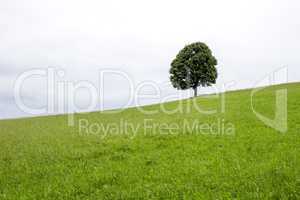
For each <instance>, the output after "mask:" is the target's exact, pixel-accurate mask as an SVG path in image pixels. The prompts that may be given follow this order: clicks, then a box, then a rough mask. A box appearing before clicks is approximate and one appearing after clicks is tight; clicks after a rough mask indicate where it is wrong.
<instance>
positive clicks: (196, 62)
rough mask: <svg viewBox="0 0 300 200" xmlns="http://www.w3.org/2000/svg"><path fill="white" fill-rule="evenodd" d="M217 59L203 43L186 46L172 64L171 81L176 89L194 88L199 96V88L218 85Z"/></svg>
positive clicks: (195, 93) (195, 94)
mask: <svg viewBox="0 0 300 200" xmlns="http://www.w3.org/2000/svg"><path fill="white" fill-rule="evenodd" d="M216 65H217V59H216V58H215V57H214V56H213V55H212V52H211V50H210V49H209V47H208V46H207V45H206V44H204V43H202V42H195V43H192V44H189V45H186V46H185V47H184V48H183V49H182V50H180V51H179V53H178V54H177V56H176V58H175V59H174V60H173V61H172V63H171V69H170V80H171V83H172V85H173V87H174V88H177V89H181V90H185V89H190V88H192V89H193V90H194V96H197V87H198V86H203V87H206V86H210V85H212V84H214V83H216V79H217V76H218V73H217V69H216V67H215V66H216Z"/></svg>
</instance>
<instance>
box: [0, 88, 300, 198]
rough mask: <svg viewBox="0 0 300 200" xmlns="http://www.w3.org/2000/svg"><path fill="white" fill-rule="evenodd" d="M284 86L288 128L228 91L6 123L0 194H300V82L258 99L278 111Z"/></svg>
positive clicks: (246, 94)
mask: <svg viewBox="0 0 300 200" xmlns="http://www.w3.org/2000/svg"><path fill="white" fill-rule="evenodd" d="M278 89H287V91H288V101H287V108H288V111H287V114H288V121H287V127H288V130H287V132H285V133H280V132H278V131H276V130H275V129H274V128H271V127H269V126H267V125H265V124H264V123H263V122H262V121H260V120H259V119H258V118H257V116H256V115H255V114H254V113H253V110H252V109H251V102H250V101H251V99H250V92H251V90H242V91H235V92H228V93H226V95H225V104H224V105H225V110H222V107H221V106H222V104H221V101H220V98H207V97H199V98H197V99H196V103H197V105H198V106H200V107H201V109H202V112H199V111H198V110H197V109H196V107H195V106H194V105H193V104H192V101H193V100H192V99H189V100H183V101H177V102H171V103H166V104H163V105H162V106H163V108H165V109H168V110H169V111H174V112H173V113H165V112H164V110H163V109H162V107H161V106H160V105H152V106H147V107H143V109H144V110H147V111H153V112H154V111H155V112H154V113H153V114H145V113H143V112H141V111H139V110H138V108H131V109H126V110H124V111H123V112H120V113H115V114H109V113H87V114H76V115H75V126H74V127H68V126H67V117H66V116H50V117H36V118H28V119H18V120H2V121H0V199H116V198H118V199H129V198H145V199H157V198H161V199H166V198H172V199H174V198H175V199H191V198H197V199H234V198H237V199H263V198H272V199H282V198H283V199H284V198H290V199H299V198H300V162H299V157H300V136H299V134H300V133H299V132H300V131H299V130H300V112H299V111H300V84H299V83H293V84H284V85H277V86H272V87H268V88H267V89H264V90H262V91H260V92H258V93H257V94H256V95H255V96H254V102H253V103H254V108H255V110H256V111H258V112H259V113H262V114H264V115H265V116H268V117H270V118H272V116H274V113H275V111H274V108H275V98H274V97H275V95H274V94H275V91H276V90H278ZM179 105H182V109H181V110H176V108H178V106H179ZM223 108H224V107H223ZM203 110H205V111H208V110H210V111H211V110H216V113H214V114H205V113H203V112H204V111H203ZM222 111H223V112H222ZM202 125H203V126H202ZM126 127H127V128H126ZM130 127H131V128H130ZM222 127H224V128H222ZM106 131H108V132H109V133H108V132H107V133H106Z"/></svg>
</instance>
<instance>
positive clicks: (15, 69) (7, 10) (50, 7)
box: [0, 0, 300, 119]
mask: <svg viewBox="0 0 300 200" xmlns="http://www.w3.org/2000/svg"><path fill="white" fill-rule="evenodd" d="M299 10H300V2H299V1H297V0H285V1H283V0H281V1H279V0H272V1H271V0H263V1H262V0H251V1H250V0H249V1H243V0H227V1H220V0H195V1H192V0H184V1H183V0H182V1H176V0H164V1H162V0H151V1H144V0H126V1H121V0H118V1H117V0H109V1H108V0H107V1H102V0H86V1H74V0H72V1H71V0H51V1H44V0H26V1H21V0H0V119H1V118H2V119H4V118H16V117H24V116H33V115H45V114H56V113H65V112H80V111H87V110H106V109H113V108H124V107H130V106H137V105H144V104H151V103H158V102H165V101H169V100H171V99H180V98H186V97H188V96H190V95H191V93H190V92H191V91H177V90H176V89H174V88H172V86H171V85H170V82H169V69H170V63H171V61H172V59H174V58H175V56H176V54H177V53H178V52H179V50H180V49H181V48H183V47H184V46H185V45H187V44H190V43H192V42H197V41H200V42H205V43H206V44H207V45H208V46H209V47H210V48H211V50H212V52H213V55H214V56H215V57H216V58H217V60H218V65H217V70H218V74H219V76H218V80H217V84H216V86H215V87H212V88H199V93H200V94H204V93H210V92H213V91H217V92H220V91H223V90H234V89H239V88H252V87H256V86H257V83H258V82H259V81H260V80H263V79H265V78H266V77H268V76H269V75H270V74H273V73H274V72H277V71H278V70H281V69H283V68H284V69H285V74H284V75H281V77H283V78H281V80H280V81H279V82H295V81H300V68H299V66H300V57H299V56H298V54H299V52H300V40H299V35H300V20H299V19H300V12H299ZM26 72H28V73H27V75H28V74H31V76H29V75H28V76H27V78H26V79H25V78H24V77H25V75H24V73H25V74H26ZM52 72H53V73H54V74H55V75H54V76H55V78H54V79H53V82H51V84H49V79H50V78H49V74H51V73H52ZM22 77H23V81H21V80H22ZM51 80H52V79H51ZM68 84H69V85H72V86H73V90H72V89H70V88H69V90H68V91H73V93H72V92H71V93H70V92H66V89H65V88H68ZM224 84H225V85H229V86H228V87H226V88H225V89H224V87H223V86H224ZM266 84H268V83H266ZM49 85H51V86H52V85H54V86H53V88H54V89H53V88H52V89H51V88H50V89H49ZM70 87H71V86H70ZM58 88H60V89H61V90H59V89H58ZM74 88H77V89H76V90H75V89H74ZM221 88H223V89H221ZM16 91H18V95H19V100H18V97H16ZM137 94H138V95H137ZM143 95H144V96H143ZM147 95H148V96H147ZM137 96H138V98H137ZM66 99H68V100H66ZM70 99H73V102H72V103H71V106H70V101H69V100H70ZM93 99H97V102H95V104H93V103H92V102H93ZM20 102H21V103H20ZM49 102H50V103H49ZM99 102H100V103H99ZM20 104H21V106H20ZM92 104H93V105H94V106H90V105H92ZM100 104H101V105H100ZM22 105H23V106H22ZM24 106H25V107H26V108H34V109H35V111H32V112H28V109H27V111H26V109H24ZM45 107H47V109H46V110H47V111H45V110H44V109H43V108H45ZM66 107H70V108H69V109H66ZM73 107H76V109H75V108H73ZM34 109H33V110H34ZM49 110H50V111H49Z"/></svg>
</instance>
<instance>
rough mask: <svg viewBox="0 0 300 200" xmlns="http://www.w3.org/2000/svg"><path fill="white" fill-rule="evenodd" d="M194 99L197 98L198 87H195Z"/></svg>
mask: <svg viewBox="0 0 300 200" xmlns="http://www.w3.org/2000/svg"><path fill="white" fill-rule="evenodd" d="M193 89H194V97H197V87H194V88H193Z"/></svg>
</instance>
